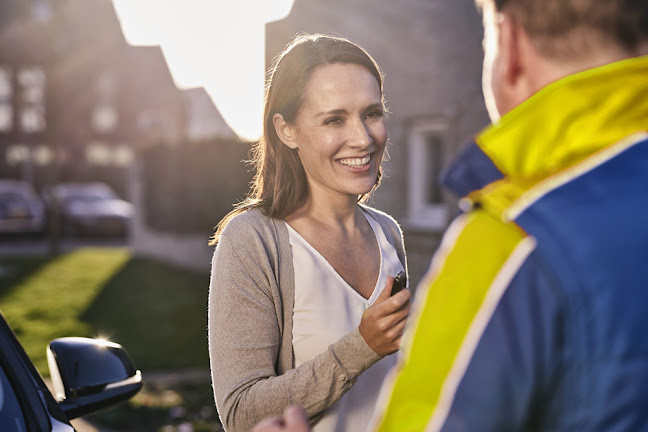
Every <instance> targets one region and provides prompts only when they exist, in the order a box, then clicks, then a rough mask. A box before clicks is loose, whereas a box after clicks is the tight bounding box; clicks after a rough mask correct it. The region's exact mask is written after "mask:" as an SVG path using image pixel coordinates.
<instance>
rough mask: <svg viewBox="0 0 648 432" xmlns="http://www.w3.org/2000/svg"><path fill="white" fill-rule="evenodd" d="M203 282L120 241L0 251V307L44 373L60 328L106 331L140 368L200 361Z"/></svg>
mask: <svg viewBox="0 0 648 432" xmlns="http://www.w3.org/2000/svg"><path fill="white" fill-rule="evenodd" d="M208 284H209V276H208V275H207V274H201V273H195V272H191V271H187V270H184V269H179V268H176V267H172V266H169V265H166V264H162V263H160V262H157V261H152V260H147V259H142V258H135V257H132V256H131V254H130V252H129V251H128V250H127V249H122V248H84V249H78V250H76V251H74V252H71V253H68V254H62V255H59V256H57V257H54V258H43V257H23V258H0V310H2V313H3V314H4V316H5V318H6V319H7V321H8V322H9V324H10V325H11V326H12V327H13V329H14V331H15V332H16V334H17V335H18V337H19V339H20V340H21V342H22V343H23V345H24V346H25V349H26V351H27V353H28V354H29V355H30V357H31V358H32V359H33V360H34V362H35V363H36V367H37V368H38V369H39V371H40V372H41V373H42V374H43V375H48V372H47V360H46V357H45V348H46V347H47V344H48V343H49V341H50V340H52V339H54V338H56V337H61V336H87V337H98V336H102V337H107V338H108V339H110V340H112V341H115V342H118V343H121V344H122V345H124V346H125V347H126V349H127V350H128V352H129V353H130V355H131V357H132V358H133V360H134V362H135V365H136V366H137V367H138V368H140V369H142V370H156V369H169V368H196V367H204V368H207V367H208V362H209V359H208V353H207V332H206V328H207V312H206V310H207V289H208Z"/></svg>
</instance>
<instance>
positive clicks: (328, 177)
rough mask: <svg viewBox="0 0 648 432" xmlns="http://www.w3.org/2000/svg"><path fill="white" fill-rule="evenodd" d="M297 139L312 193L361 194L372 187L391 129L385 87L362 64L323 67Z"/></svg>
mask: <svg viewBox="0 0 648 432" xmlns="http://www.w3.org/2000/svg"><path fill="white" fill-rule="evenodd" d="M290 128H291V130H292V133H291V134H292V136H293V137H294V140H293V141H292V142H291V143H286V144H287V145H288V146H289V147H291V148H297V149H298V154H299V157H300V159H301V162H302V165H303V166H304V170H305V172H306V177H307V179H308V183H309V189H310V192H311V193H317V192H318V191H324V192H327V193H333V194H343V195H353V196H354V197H357V196H358V195H361V194H365V193H367V192H369V191H370V190H371V188H372V187H373V186H374V184H375V182H376V176H377V174H378V168H379V166H380V163H381V161H382V156H383V152H384V150H385V143H386V141H387V128H386V127H385V119H384V113H383V106H382V102H381V94H380V87H379V85H378V83H377V82H376V79H375V78H374V77H373V75H372V74H371V73H370V72H369V71H368V70H367V69H366V68H365V67H364V66H360V65H357V64H337V63H336V64H331V65H324V66H320V67H318V68H317V69H315V71H314V72H313V74H312V75H311V77H310V79H309V81H308V83H307V85H306V88H305V98H304V102H303V105H302V107H301V109H300V111H299V112H298V114H297V118H296V119H295V122H294V125H292V126H290Z"/></svg>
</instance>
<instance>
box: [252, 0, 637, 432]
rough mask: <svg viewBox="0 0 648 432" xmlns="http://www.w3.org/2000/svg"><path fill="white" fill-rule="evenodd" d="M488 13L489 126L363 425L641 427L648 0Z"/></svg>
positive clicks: (532, 4) (560, 1)
mask: <svg viewBox="0 0 648 432" xmlns="http://www.w3.org/2000/svg"><path fill="white" fill-rule="evenodd" d="M480 3H481V6H482V9H483V15H484V27H485V38H484V42H485V53H486V55H485V61H484V92H485V97H486V101H487V106H488V109H489V113H490V115H491V117H492V119H493V122H494V123H493V125H492V126H491V127H489V128H488V129H486V130H485V131H484V132H483V133H482V134H481V135H479V136H478V137H477V139H476V142H475V143H473V144H472V145H470V146H469V147H468V148H467V149H466V151H465V152H464V153H463V154H462V155H461V157H460V158H459V159H458V161H456V162H455V164H454V165H453V166H451V168H450V169H449V171H448V173H447V175H446V184H447V185H448V186H449V187H450V188H451V189H453V190H454V191H455V192H457V193H458V194H459V195H460V196H462V197H465V198H464V199H463V200H462V201H461V204H462V208H464V210H465V213H464V214H463V215H462V216H460V217H459V218H458V219H457V220H456V221H455V222H453V224H452V225H451V227H450V228H449V230H448V232H447V233H446V235H445V237H444V240H443V242H442V245H441V247H440V249H439V251H438V252H437V253H436V255H435V257H434V259H433V260H432V265H431V268H430V270H429V272H428V274H427V275H426V277H425V279H424V281H423V282H422V283H421V284H420V285H419V290H418V293H417V298H416V301H415V305H414V312H413V313H412V316H411V317H410V322H409V324H408V326H409V329H408V332H407V334H406V336H405V338H404V339H405V340H404V343H403V357H402V359H401V360H402V361H401V362H400V364H399V366H397V368H396V369H395V370H394V371H393V374H392V375H391V376H390V377H389V378H388V379H387V381H386V383H385V386H384V388H383V394H382V395H381V400H382V405H381V406H379V407H378V409H377V411H376V414H375V417H374V423H373V424H372V425H371V429H372V430H377V431H380V432H383V431H420V430H426V431H436V430H443V431H459V430H461V431H506V430H552V431H601V430H604V431H628V430H632V431H635V430H648V409H647V408H646V407H648V55H647V54H648V0H481V2H480ZM500 116H501V117H500ZM283 425H285V423H284V424H283ZM275 426H277V427H280V429H276V430H295V431H300V430H304V429H299V427H301V428H303V427H305V425H304V424H301V425H297V424H296V423H295V421H294V419H293V420H291V429H287V428H286V427H285V426H282V425H281V424H280V425H277V424H275ZM265 430H267V431H270V430H273V429H265Z"/></svg>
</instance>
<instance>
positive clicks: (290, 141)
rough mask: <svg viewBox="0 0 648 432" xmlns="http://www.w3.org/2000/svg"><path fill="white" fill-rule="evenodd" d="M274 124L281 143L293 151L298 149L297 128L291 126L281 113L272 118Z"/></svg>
mask: <svg viewBox="0 0 648 432" xmlns="http://www.w3.org/2000/svg"><path fill="white" fill-rule="evenodd" d="M272 123H273V124H274V128H275V132H277V136H278V137H279V139H280V140H281V142H283V143H284V144H285V145H287V146H288V147H290V148H291V149H293V150H295V149H297V148H298V145H297V141H296V140H295V128H294V127H293V126H291V125H289V124H288V123H287V122H286V120H284V118H283V116H282V115H281V114H279V113H276V114H275V115H274V116H272Z"/></svg>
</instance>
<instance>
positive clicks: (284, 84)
mask: <svg viewBox="0 0 648 432" xmlns="http://www.w3.org/2000/svg"><path fill="white" fill-rule="evenodd" d="M335 63H342V64H357V65H360V66H364V67H366V68H367V70H369V72H371V74H372V75H373V76H374V78H375V79H376V81H377V82H378V85H379V87H380V97H381V101H382V104H383V108H384V109H385V101H384V96H383V75H382V72H381V71H380V68H379V67H378V64H377V63H376V61H375V60H374V59H373V58H372V57H371V56H370V55H369V53H367V52H366V51H365V50H364V49H362V48H361V47H359V46H358V45H356V44H354V43H353V42H351V41H349V40H347V39H345V38H342V37H337V36H329V35H322V34H301V35H298V36H297V37H296V38H295V39H294V40H293V41H292V42H291V43H290V44H289V45H288V46H287V47H286V49H285V50H284V51H283V52H282V53H281V54H279V55H278V56H277V57H276V58H275V60H274V62H273V65H272V67H271V69H270V71H269V73H268V79H267V83H266V90H265V101H264V107H263V134H262V137H261V139H260V140H259V142H258V143H255V144H254V145H253V147H252V151H251V154H252V164H253V166H254V168H255V170H256V174H255V175H254V179H253V180H252V183H251V188H250V193H249V194H248V197H247V198H246V199H245V200H243V201H242V202H240V203H238V204H237V205H236V206H235V207H234V210H232V211H231V212H229V213H228V214H227V215H226V216H225V217H224V218H223V219H222V220H221V221H220V222H219V224H218V226H217V227H216V233H215V234H214V236H213V237H212V238H211V241H210V243H209V244H210V245H214V244H216V243H218V240H219V238H220V235H221V233H222V232H223V229H224V228H225V226H226V225H227V223H228V222H229V221H230V220H231V219H232V218H233V217H234V216H236V215H238V214H240V213H242V212H244V211H246V210H249V209H251V208H259V209H260V210H261V211H262V212H263V214H264V215H266V216H268V217H271V218H276V219H282V218H285V217H286V216H288V215H290V214H291V213H292V212H293V211H295V210H296V209H297V208H298V207H299V206H300V205H301V204H302V203H303V202H304V200H305V199H306V196H307V193H308V184H307V180H306V173H305V172H304V168H303V167H302V164H301V161H300V159H299V155H298V154H297V151H296V150H293V149H291V148H289V147H288V146H286V145H285V144H283V143H282V142H281V140H280V139H279V137H278V136H277V133H276V131H275V128H274V124H273V116H274V115H275V114H276V113H279V114H281V115H282V116H283V118H284V120H285V121H286V122H287V123H289V124H291V123H293V122H294V121H295V119H296V117H297V113H298V112H299V110H300V108H301V106H302V104H303V98H304V93H305V88H306V84H307V83H308V80H309V79H310V77H311V75H312V74H313V71H314V70H315V69H316V68H318V67H320V66H323V65H328V64H335ZM381 177H382V168H379V170H378V175H377V177H376V183H375V184H374V187H373V188H372V190H371V191H370V192H369V193H368V194H366V195H361V196H359V197H358V201H359V202H362V201H364V200H365V199H366V197H367V196H368V195H370V194H371V192H373V191H374V190H375V188H376V187H378V185H379V184H380V179H381Z"/></svg>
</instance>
